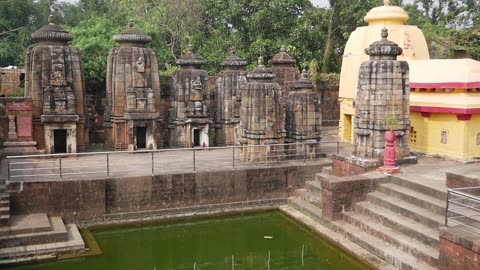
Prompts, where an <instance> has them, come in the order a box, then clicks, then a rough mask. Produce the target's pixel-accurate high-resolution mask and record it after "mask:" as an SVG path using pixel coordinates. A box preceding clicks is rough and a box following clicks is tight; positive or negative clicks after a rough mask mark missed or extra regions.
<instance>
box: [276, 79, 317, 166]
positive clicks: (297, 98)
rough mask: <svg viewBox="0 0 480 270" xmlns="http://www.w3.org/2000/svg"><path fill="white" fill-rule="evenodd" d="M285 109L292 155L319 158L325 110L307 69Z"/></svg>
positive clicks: (287, 137) (289, 153)
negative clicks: (309, 78)
mask: <svg viewBox="0 0 480 270" xmlns="http://www.w3.org/2000/svg"><path fill="white" fill-rule="evenodd" d="M293 89H294V90H293V91H291V92H290V93H289V94H288V98H287V104H286V106H285V130H286V139H285V142H286V143H295V145H289V146H288V147H289V149H288V151H287V154H288V155H289V156H296V157H299V158H301V157H304V158H313V159H314V158H317V157H318V155H319V154H320V144H319V143H320V140H321V130H322V110H321V104H320V103H321V101H320V95H319V93H318V92H315V91H314V85H313V84H312V82H311V81H310V80H308V78H307V71H306V70H303V72H302V75H301V78H300V80H298V81H297V82H296V83H295V84H294V85H293Z"/></svg>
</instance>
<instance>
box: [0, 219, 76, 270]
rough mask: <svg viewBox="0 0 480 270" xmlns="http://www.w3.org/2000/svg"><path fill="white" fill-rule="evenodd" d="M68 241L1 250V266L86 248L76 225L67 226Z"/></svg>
mask: <svg viewBox="0 0 480 270" xmlns="http://www.w3.org/2000/svg"><path fill="white" fill-rule="evenodd" d="M65 229H66V231H67V235H68V239H67V240H66V241H61V242H54V243H46V244H31V245H26V246H17V247H7V248H0V265H5V264H12V263H16V262H18V261H22V260H26V261H32V260H38V259H39V258H41V257H39V256H42V255H46V254H53V255H54V256H55V254H58V253H65V252H75V251H80V250H83V249H84V248H85V243H84V242H83V239H82V236H81V235H80V232H79V231H78V228H77V226H76V225H75V224H66V225H65Z"/></svg>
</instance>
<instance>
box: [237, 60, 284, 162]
mask: <svg viewBox="0 0 480 270" xmlns="http://www.w3.org/2000/svg"><path fill="white" fill-rule="evenodd" d="M274 77H275V75H274V74H273V73H272V71H271V69H269V68H266V67H265V66H264V62H263V57H260V58H259V60H258V66H257V68H256V69H255V70H254V71H253V72H251V73H249V74H248V75H247V79H248V83H247V84H246V86H245V88H244V89H243V90H242V106H241V112H240V129H241V131H240V134H241V138H240V140H239V141H240V144H241V145H242V146H243V147H242V153H241V160H242V161H243V162H268V161H275V160H279V159H284V158H285V153H284V142H285V112H284V105H283V104H282V91H281V87H280V85H279V84H278V83H276V82H274V81H273V78H274Z"/></svg>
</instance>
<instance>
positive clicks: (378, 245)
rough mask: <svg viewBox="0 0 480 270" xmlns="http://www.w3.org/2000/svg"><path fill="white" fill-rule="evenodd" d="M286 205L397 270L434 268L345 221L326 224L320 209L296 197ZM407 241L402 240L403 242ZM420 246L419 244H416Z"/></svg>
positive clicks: (433, 254)
mask: <svg viewBox="0 0 480 270" xmlns="http://www.w3.org/2000/svg"><path fill="white" fill-rule="evenodd" d="M288 205H289V206H291V207H293V208H295V209H297V210H299V211H300V212H302V213H304V214H306V215H308V216H310V217H312V218H313V219H315V220H320V221H321V222H322V223H327V224H326V226H327V227H329V228H330V229H332V230H333V231H336V232H338V233H341V234H342V235H343V236H344V237H345V238H347V239H348V240H350V241H352V242H353V243H355V244H357V245H358V246H360V247H362V248H364V249H365V250H367V251H368V252H370V253H371V254H373V255H375V256H377V257H379V258H381V259H383V260H384V261H386V262H388V263H390V264H391V265H393V266H394V267H396V268H398V269H402V270H403V269H405V270H415V269H417V270H434V269H436V268H434V267H432V266H430V265H429V264H427V263H425V262H424V261H422V260H419V259H417V258H416V257H414V256H412V254H410V253H409V252H408V251H404V250H402V249H400V248H398V247H397V246H394V245H392V244H390V243H388V242H386V241H384V240H383V239H381V238H378V237H375V236H373V235H371V234H369V233H368V232H366V231H364V230H362V229H361V228H359V227H357V226H355V225H353V224H350V223H348V222H346V221H343V220H341V221H334V222H328V221H325V220H323V219H322V209H321V208H319V207H317V206H315V205H313V204H311V203H308V202H306V201H304V200H302V199H301V198H298V197H290V198H288ZM346 219H347V218H346ZM408 240H409V239H404V240H402V241H403V242H405V241H408ZM417 244H418V245H420V244H419V243H417ZM425 256H435V253H434V251H433V250H431V249H429V250H428V251H427V253H426V254H425Z"/></svg>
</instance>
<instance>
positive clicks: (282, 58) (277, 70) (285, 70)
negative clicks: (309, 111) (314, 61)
mask: <svg viewBox="0 0 480 270" xmlns="http://www.w3.org/2000/svg"><path fill="white" fill-rule="evenodd" d="M296 62H297V61H296V60H295V59H294V58H293V57H292V56H290V55H289V54H288V53H287V49H286V47H285V45H282V46H281V47H280V52H278V53H277V54H275V55H274V56H273V58H272V60H270V63H271V64H272V67H271V69H272V73H273V74H275V78H274V79H273V81H274V82H276V83H278V84H279V85H280V87H281V89H282V94H283V98H284V99H286V98H287V97H288V93H289V92H290V91H291V90H293V85H294V84H295V83H296V82H297V80H298V79H299V77H300V73H299V72H298V69H297V67H296ZM284 102H285V100H284Z"/></svg>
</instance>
